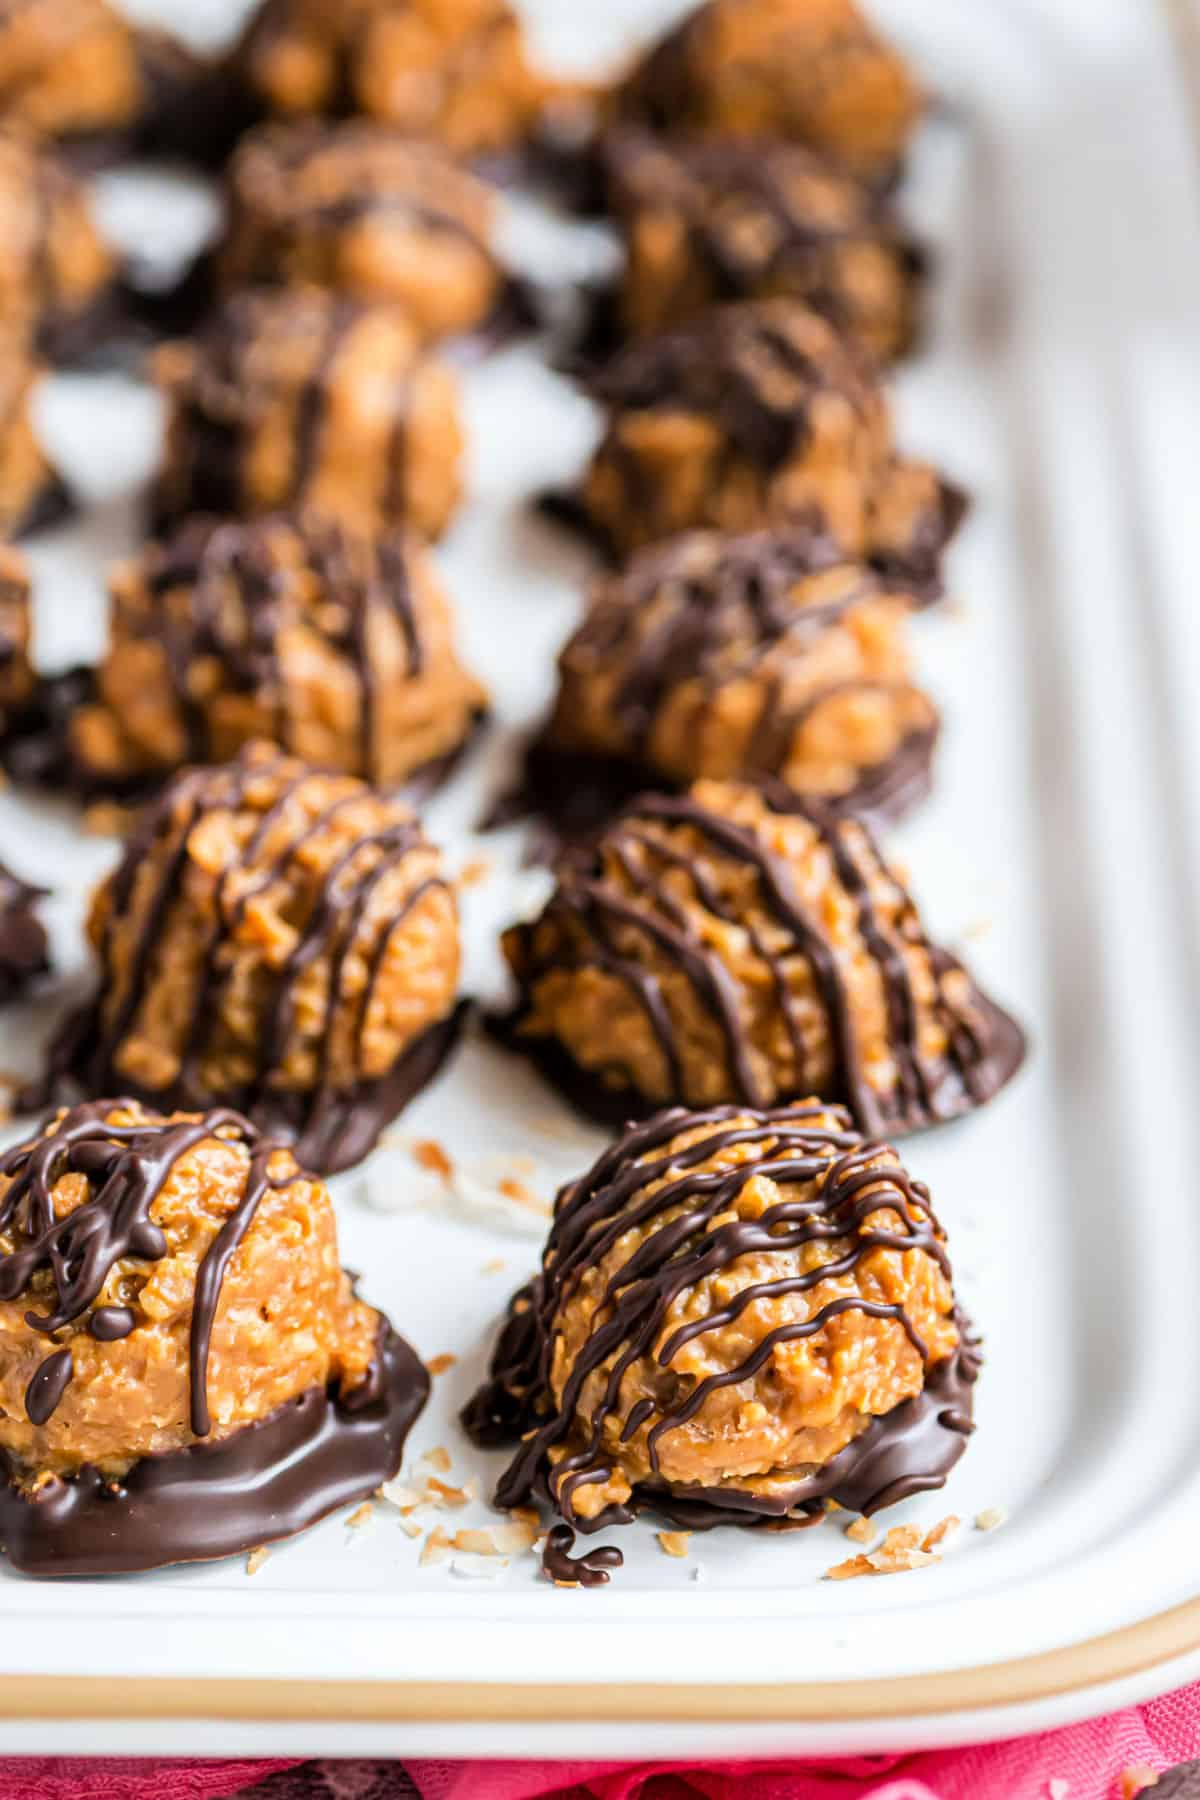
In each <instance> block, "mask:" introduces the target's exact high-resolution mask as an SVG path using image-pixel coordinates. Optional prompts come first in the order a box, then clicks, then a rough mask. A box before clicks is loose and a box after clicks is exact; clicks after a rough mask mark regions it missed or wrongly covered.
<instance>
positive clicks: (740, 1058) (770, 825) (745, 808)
mask: <svg viewBox="0 0 1200 1800" xmlns="http://www.w3.org/2000/svg"><path fill="white" fill-rule="evenodd" d="M504 950H505V954H506V956H507V958H508V962H509V965H510V967H511V969H512V971H513V974H514V976H515V977H516V980H517V984H518V988H519V993H520V1000H519V1005H518V1009H517V1012H516V1015H515V1017H514V1019H513V1020H512V1021H510V1023H509V1025H508V1027H507V1030H508V1031H510V1032H511V1033H513V1034H514V1035H515V1041H516V1042H517V1043H519V1044H520V1043H523V1044H524V1045H525V1046H526V1047H527V1048H529V1049H530V1050H531V1051H532V1052H533V1053H534V1055H535V1056H536V1057H537V1059H538V1060H539V1062H540V1063H541V1065H542V1067H543V1069H544V1070H545V1072H546V1073H547V1074H549V1075H550V1076H551V1077H552V1078H554V1079H555V1080H557V1081H558V1082H559V1084H560V1085H561V1086H563V1087H564V1088H565V1089H566V1090H567V1092H568V1094H569V1095H570V1097H571V1098H573V1099H575V1100H576V1101H577V1102H579V1103H580V1104H582V1105H583V1106H584V1107H585V1108H586V1109H587V1110H589V1111H591V1112H593V1113H596V1114H598V1115H599V1116H602V1117H605V1116H606V1117H609V1118H616V1119H626V1118H629V1117H631V1116H634V1115H636V1114H637V1113H638V1112H639V1111H640V1112H643V1113H644V1112H645V1111H647V1110H648V1109H650V1108H653V1107H655V1106H661V1105H663V1104H664V1103H673V1102H681V1103H684V1104H686V1105H689V1106H711V1105H715V1104H718V1103H724V1102H734V1103H737V1104H744V1105H748V1106H773V1105H775V1104H777V1103H779V1102H781V1101H787V1100H792V1099H795V1098H797V1097H798V1096H800V1095H804V1094H811V1093H816V1094H820V1095H821V1096H822V1098H823V1099H826V1100H832V1101H837V1102H840V1103H843V1104H845V1105H846V1106H848V1107H849V1108H850V1111H851V1113H852V1114H853V1117H854V1120H855V1123H856V1124H857V1125H858V1127H859V1128H860V1129H861V1130H862V1131H864V1132H866V1133H868V1134H869V1135H871V1136H882V1135H886V1136H893V1135H897V1134H900V1133H903V1132H909V1131H915V1130H918V1129H919V1128H921V1127H922V1126H927V1125H932V1124H935V1123H937V1122H939V1121H941V1120H944V1119H951V1118H954V1117H955V1116H956V1115H957V1114H959V1113H964V1112H968V1111H970V1110H971V1109H972V1108H974V1107H977V1106H981V1105H982V1104H983V1103H984V1102H985V1101H987V1100H990V1099H991V1098H992V1096H993V1095H994V1094H995V1093H996V1092H997V1091H998V1089H999V1088H1000V1087H1002V1086H1003V1084H1004V1083H1005V1082H1006V1081H1007V1080H1008V1079H1009V1077H1010V1076H1011V1075H1012V1074H1013V1073H1014V1071H1015V1070H1016V1068H1017V1067H1018V1066H1019V1064H1020V1061H1021V1059H1022V1056H1023V1053H1024V1040H1023V1038H1022V1036H1021V1032H1020V1030H1019V1028H1018V1027H1017V1026H1016V1025H1015V1024H1014V1023H1013V1021H1012V1020H1011V1019H1009V1017H1008V1016H1007V1014H1005V1013H1003V1012H1001V1011H1000V1009H999V1008H998V1007H997V1006H995V1005H994V1004H993V1003H992V1002H991V1001H990V1000H988V999H987V998H986V997H985V996H984V995H983V994H981V993H980V991H979V989H978V988H977V987H976V986H975V984H974V982H973V981H972V980H971V977H970V976H969V974H968V973H967V971H966V970H965V969H964V968H963V967H962V966H961V964H959V963H958V962H957V961H956V960H955V958H954V957H953V956H951V955H950V954H949V953H948V952H947V951H945V950H942V949H940V948H938V947H937V946H935V945H933V944H931V943H930V942H929V939H928V938H927V937H926V936H925V933H924V931H923V930H922V927H921V922H920V919H919V918H918V915H917V910H916V907H915V906H914V904H913V901H912V900H911V898H910V897H909V895H908V893H907V892H906V890H905V888H904V887H903V886H902V884H901V883H900V881H899V880H898V879H897V877H896V875H895V874H894V873H893V872H892V870H891V869H889V868H888V866H887V864H886V863H885V862H884V861H883V859H882V857H881V856H880V854H879V851H878V849H877V848H876V846H875V843H874V841H873V839H872V837H871V835H870V833H869V832H868V830H867V829H866V827H865V826H864V825H863V824H862V822H861V821H860V820H856V819H848V818H843V819H838V818H835V817H833V816H832V815H831V814H830V813H829V812H828V811H827V810H826V809H824V808H822V807H820V806H818V805H817V804H816V803H815V802H810V801H802V800H800V799H799V798H797V797H796V796H795V795H792V794H789V793H787V792H786V791H784V790H781V789H777V788H771V789H765V790H762V789H759V788H755V787H750V786H743V785H739V784H736V783H723V782H713V781H702V782H698V783H697V784H696V785H695V786H694V787H693V788H692V789H691V791H690V792H689V793H688V794H687V795H685V796H681V797H671V796H666V795H644V796H642V798H640V799H638V800H636V801H633V802H632V803H631V804H630V806H629V807H628V808H627V809H626V811H625V812H624V813H622V814H621V815H620V816H619V817H618V818H617V820H616V821H615V822H614V823H613V824H612V825H611V826H610V827H609V828H608V829H607V830H606V831H605V832H604V833H603V835H602V836H600V837H599V838H598V839H597V840H596V842H595V844H594V846H593V847H592V848H591V849H590V850H589V851H588V852H587V853H586V854H578V855H575V856H572V857H568V858H564V859H563V862H562V864H561V866H560V868H559V870H558V886H557V888H556V890H555V892H554V894H553V896H552V897H551V899H550V901H549V902H548V904H547V906H546V908H545V910H544V911H543V913H542V914H541V916H540V917H539V918H538V919H536V920H535V921H534V922H533V923H531V924H527V925H520V926H517V927H515V928H513V929H512V930H510V931H509V932H507V933H506V934H505V938H504Z"/></svg>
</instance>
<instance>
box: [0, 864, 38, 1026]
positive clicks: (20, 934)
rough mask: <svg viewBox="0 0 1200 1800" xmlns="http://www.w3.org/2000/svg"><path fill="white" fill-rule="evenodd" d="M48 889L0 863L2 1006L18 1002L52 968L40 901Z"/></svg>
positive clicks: (0, 999) (0, 1003)
mask: <svg viewBox="0 0 1200 1800" xmlns="http://www.w3.org/2000/svg"><path fill="white" fill-rule="evenodd" d="M45 895H46V890H45V888H40V887H34V886H32V884H31V883H30V882H28V881H22V879H21V877H20V876H19V875H14V874H13V872H12V870H11V869H10V868H8V867H7V865H6V864H4V863H0V1006H7V1005H8V1003H9V1001H10V1000H16V999H19V998H20V996H21V995H22V994H24V993H25V991H26V989H27V988H29V987H30V986H31V985H32V983H33V982H34V981H36V980H37V978H38V976H39V975H45V974H47V973H48V972H49V968H50V952H49V947H48V941H47V938H46V927H45V926H44V925H43V924H42V921H41V920H40V919H39V918H38V916H37V912H36V910H35V909H36V906H37V902H38V901H39V900H42V899H44V898H45Z"/></svg>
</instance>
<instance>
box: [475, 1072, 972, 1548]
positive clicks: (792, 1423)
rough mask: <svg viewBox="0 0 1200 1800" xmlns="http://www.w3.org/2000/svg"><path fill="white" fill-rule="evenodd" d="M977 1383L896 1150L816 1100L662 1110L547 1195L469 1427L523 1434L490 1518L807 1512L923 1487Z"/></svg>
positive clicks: (590, 1526)
mask: <svg viewBox="0 0 1200 1800" xmlns="http://www.w3.org/2000/svg"><path fill="white" fill-rule="evenodd" d="M977 1369H978V1356H977V1354H976V1352H975V1350H974V1348H973V1344H972V1343H971V1341H970V1340H969V1336H968V1332H967V1328H966V1324H965V1321H964V1320H963V1318H962V1316H961V1314H960V1313H959V1312H958V1311H957V1309H956V1307H955V1302H954V1291H953V1287H952V1284H951V1272H950V1264H949V1261H948V1259H947V1256H946V1250H945V1241H944V1237H943V1234H942V1231H941V1227H940V1226H939V1224H938V1222H937V1220H936V1218H935V1217H934V1214H933V1212H932V1210H931V1207H930V1201H929V1194H928V1192H927V1190H926V1189H925V1188H924V1187H923V1186H922V1185H921V1183H920V1182H918V1181H914V1180H913V1179H912V1178H911V1177H910V1176H909V1175H908V1174H907V1173H906V1172H905V1170H904V1169H903V1168H902V1167H901V1165H900V1162H899V1160H898V1158H897V1156H896V1153H895V1151H894V1150H891V1149H889V1148H888V1147H887V1146H886V1145H882V1144H873V1143H869V1142H865V1141H864V1140H863V1139H862V1138H860V1137H859V1136H858V1135H857V1133H856V1132H854V1131H853V1130H852V1129H851V1126H850V1121H849V1119H848V1118H847V1116H846V1114H845V1113H844V1112H842V1111H841V1110H840V1109H839V1108H837V1107H827V1106H823V1105H822V1104H821V1103H820V1102H819V1101H815V1100H808V1101H803V1102H801V1103H799V1104H797V1105H794V1106H791V1107H785V1108H779V1109H775V1110H772V1111H768V1112H756V1111H749V1110H746V1109H742V1108H738V1107H733V1106H729V1107H717V1108H713V1109H710V1110H708V1111H706V1112H696V1113H691V1112H686V1111H684V1110H683V1109H682V1108H677V1109H675V1110H673V1111H670V1112H664V1113H659V1114H657V1115H656V1117H655V1118H653V1119H651V1120H650V1121H648V1122H647V1123H646V1124H644V1125H641V1126H636V1127H631V1128H629V1129H628V1130H627V1131H626V1133H625V1134H624V1136H623V1137H622V1138H621V1139H620V1140H619V1142H617V1143H616V1144H614V1145H613V1146H612V1148H611V1149H609V1150H607V1151H606V1152H605V1153H604V1155H603V1156H601V1158H600V1159H599V1161H598V1162H597V1163H596V1164H595V1165H594V1166H593V1167H592V1168H591V1169H590V1170H589V1171H588V1172H587V1173H586V1174H585V1175H583V1176H582V1177H581V1178H580V1179H579V1180H578V1181H574V1182H571V1183H569V1184H568V1186H566V1187H565V1188H563V1189H562V1191H561V1192H560V1194H559V1196H558V1200H557V1203H556V1205H555V1209H554V1222H553V1224H552V1226H551V1228H550V1235H549V1238H548V1240H547V1244H546V1249H545V1252H544V1254H543V1257H542V1266H541V1271H540V1273H539V1274H538V1275H537V1276H536V1277H535V1278H534V1280H533V1282H532V1283H531V1284H530V1285H529V1286H528V1287H527V1288H526V1289H524V1290H523V1291H522V1293H521V1294H519V1295H518V1296H517V1298H516V1300H515V1301H514V1304H513V1307H512V1309H511V1311H510V1316H509V1321H508V1323H507V1325H506V1327H505V1329H504V1331H503V1333H502V1335H501V1338H500V1341H499V1344H498V1346H497V1349H496V1352H495V1355H494V1357H493V1360H492V1369H491V1378H490V1380H489V1382H488V1383H487V1385H486V1386H485V1387H484V1388H483V1389H482V1390H481V1392H480V1393H479V1394H477V1396H476V1397H475V1399H474V1400H473V1401H472V1403H471V1405H470V1406H469V1407H468V1409H467V1412H466V1414H465V1417H464V1422H465V1423H466V1425H467V1429H468V1431H469V1432H470V1433H471V1434H472V1435H473V1436H474V1437H475V1438H476V1439H477V1440H478V1441H481V1442H484V1443H495V1442H497V1441H500V1442H503V1441H515V1440H517V1439H518V1438H519V1439H520V1440H521V1442H520V1446H519V1448H518V1449H517V1451H516V1454H515V1456H514V1459H513V1462H512V1464H511V1465H510V1467H509V1468H508V1470H507V1471H506V1473H505V1474H504V1475H503V1476H502V1477H501V1480H500V1485H499V1488H498V1490H497V1495H496V1500H497V1504H498V1505H502V1506H514V1505H520V1504H522V1503H524V1502H525V1501H527V1500H528V1498H529V1497H530V1495H531V1494H535V1493H538V1492H539V1491H541V1490H544V1491H546V1492H548V1494H549V1497H550V1499H551V1500H552V1501H553V1503H554V1505H555V1507H556V1508H557V1510H558V1511H559V1512H560V1513H561V1515H562V1517H563V1518H564V1520H565V1521H566V1522H567V1523H568V1524H569V1525H572V1526H577V1527H579V1528H580V1529H582V1530H584V1531H593V1530H597V1529H599V1528H601V1527H603V1526H605V1525H610V1524H616V1523H619V1522H621V1521H622V1520H624V1519H628V1518H629V1517H630V1516H631V1514H632V1513H633V1512H634V1511H636V1510H638V1509H639V1508H641V1507H643V1506H645V1507H649V1508H652V1509H653V1510H654V1511H656V1512H658V1513H661V1514H663V1515H665V1516H666V1517H667V1518H669V1519H672V1520H673V1521H675V1522H677V1523H680V1524H684V1525H696V1526H701V1527H703V1526H706V1525H711V1524H717V1523H722V1522H725V1523H736V1524H743V1525H753V1524H756V1523H757V1524H762V1523H765V1522H768V1521H770V1520H771V1519H775V1520H777V1521H778V1520H780V1519H783V1518H789V1517H790V1518H792V1519H794V1520H796V1521H801V1520H802V1519H803V1518H804V1517H805V1516H807V1515H809V1514H812V1513H814V1512H820V1511H821V1509H822V1506H823V1502H824V1500H825V1499H827V1498H830V1499H836V1500H838V1501H839V1502H840V1503H841V1504H843V1505H845V1506H848V1507H852V1508H853V1509H854V1510H855V1511H859V1512H871V1511H874V1510H876V1509H877V1508H879V1507H881V1506H886V1505H889V1504H891V1503H893V1502H894V1501H896V1500H900V1499H902V1498H904V1497H906V1496H907V1495H909V1494H912V1493H914V1492H920V1491H922V1490H924V1489H927V1488H930V1487H939V1486H940V1485H941V1484H942V1482H943V1481H944V1479H945V1476H946V1474H947V1472H948V1471H949V1469H950V1468H951V1467H952V1466H953V1464H954V1463H955V1462H956V1461H957V1460H958V1458H959V1456H960V1455H961V1454H962V1451H963V1448H964V1444H965V1439H966V1435H967V1433H969V1431H970V1430H971V1423H970V1409H971V1388H972V1384H973V1382H974V1379H975V1375H976V1373H977ZM552 1543H553V1541H552ZM560 1566H561V1565H560ZM546 1567H547V1570H548V1572H549V1573H552V1574H553V1573H554V1572H555V1565H554V1560H553V1558H552V1556H551V1557H547V1559H546Z"/></svg>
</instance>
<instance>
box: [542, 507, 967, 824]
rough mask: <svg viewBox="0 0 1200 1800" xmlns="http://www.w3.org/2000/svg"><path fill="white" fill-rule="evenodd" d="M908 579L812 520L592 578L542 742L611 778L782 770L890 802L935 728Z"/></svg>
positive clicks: (640, 558)
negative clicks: (837, 541) (822, 531)
mask: <svg viewBox="0 0 1200 1800" xmlns="http://www.w3.org/2000/svg"><path fill="white" fill-rule="evenodd" d="M917 604H918V601H917V600H916V598H915V597H914V596H913V595H912V594H910V593H908V592H906V591H905V590H904V589H903V587H899V586H897V585H895V584H894V583H890V582H888V581H886V580H885V579H884V578H883V577H881V576H880V575H878V574H876V573H875V571H874V570H872V569H870V568H869V567H867V566H865V565H864V564H862V563H856V562H851V561H848V560H846V559H845V558H844V557H842V556H841V555H840V554H839V553H838V552H837V551H836V550H835V549H834V548H833V547H832V546H830V545H829V544H827V543H823V542H822V541H821V540H820V539H814V538H813V537H812V535H811V534H810V533H808V532H806V531H802V530H791V531H786V530H785V531H779V532H756V533H752V534H750V535H749V536H745V537H722V536H721V535H719V534H718V533H715V532H694V533H691V534H689V535H688V536H686V537H682V538H676V539H673V540H671V541H670V542H668V543H666V544H663V545H660V546H656V547H654V548H652V549H649V550H643V551H642V552H640V554H639V555H637V556H636V557H635V558H634V559H633V561H632V562H631V563H630V564H629V566H628V567H627V569H626V570H625V571H624V572H623V573H622V574H618V575H612V576H608V577H606V578H603V579H601V580H600V581H599V582H598V583H597V584H596V586H595V587H594V589H593V591H592V596H591V603H590V606H589V608H588V611H587V614H586V615H585V618H584V620H583V623H582V624H581V625H580V626H579V628H578V630H577V631H576V632H575V634H574V636H573V637H572V638H571V639H570V640H569V642H568V643H567V645H566V647H565V649H564V650H563V651H562V653H561V655H560V657H559V660H558V673H559V687H558V696H557V700H556V703H555V707H554V711H553V714H552V716H551V719H550V722H549V725H548V727H547V729H546V731H545V732H544V734H543V736H542V739H541V741H540V743H539V746H538V751H537V756H538V758H539V759H544V760H546V761H547V762H548V763H549V764H550V766H551V767H552V768H554V769H557V773H558V778H559V781H560V782H561V781H562V780H563V766H562V757H563V755H564V753H565V754H568V755H573V756H576V757H582V758H586V759H588V767H589V768H592V769H594V770H595V771H596V774H594V775H593V779H596V778H597V775H598V771H599V759H610V760H611V762H612V763H613V765H614V769H613V783H612V785H613V786H614V787H615V788H616V789H617V790H618V791H620V789H622V788H623V789H624V792H625V794H626V795H629V794H630V793H632V792H634V791H635V784H636V786H637V787H655V786H661V785H662V784H663V783H664V782H666V783H669V784H671V785H684V784H686V783H687V782H689V781H692V780H695V779H697V778H699V777H702V776H715V777H722V778H723V777H756V776H764V775H768V776H777V777H778V778H779V779H780V780H781V781H782V782H783V783H784V784H785V785H786V786H788V787H790V788H792V789H793V790H795V791H796V792H798V793H801V794H808V795H813V796H816V797H817V798H823V799H826V800H829V801H831V802H837V803H838V804H839V805H847V806H851V807H855V806H856V807H858V808H859V809H862V808H865V807H869V808H870V809H871V810H873V811H876V812H889V811H890V812H895V811H897V810H900V809H901V808H902V807H903V805H904V804H905V803H906V802H907V801H909V800H911V799H913V798H915V797H917V796H918V795H919V794H921V793H923V792H924V791H925V789H926V787H927V785H928V770H929V762H930V757H931V753H932V749H933V745H934V742H935V739H936V736H937V713H936V710H935V708H934V706H933V704H932V702H931V701H930V700H929V699H927V697H926V696H925V695H924V694H923V693H922V692H921V690H920V689H919V688H916V687H914V686H913V685H912V682H911V681H910V679H909V658H908V650H907V645H906V642H905V629H906V621H907V618H908V615H909V613H910V612H911V610H912V609H913V607H914V606H915V605H917Z"/></svg>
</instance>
